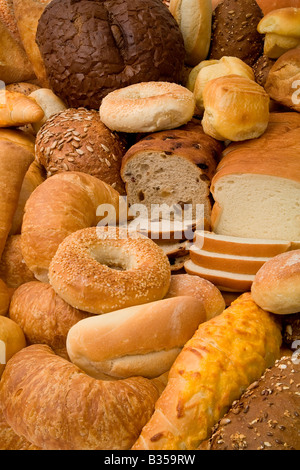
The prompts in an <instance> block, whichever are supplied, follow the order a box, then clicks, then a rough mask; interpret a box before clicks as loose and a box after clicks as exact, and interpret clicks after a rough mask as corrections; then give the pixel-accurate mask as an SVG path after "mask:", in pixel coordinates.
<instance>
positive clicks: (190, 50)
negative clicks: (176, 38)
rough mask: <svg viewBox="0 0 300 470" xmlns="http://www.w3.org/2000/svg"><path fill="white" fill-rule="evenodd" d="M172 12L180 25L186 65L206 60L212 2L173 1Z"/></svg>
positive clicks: (202, 0) (199, 0)
mask: <svg viewBox="0 0 300 470" xmlns="http://www.w3.org/2000/svg"><path fill="white" fill-rule="evenodd" d="M169 8H170V12H171V13H172V15H173V16H174V18H175V20H176V21H177V23H178V24H179V28H180V31H181V33H182V36H183V40H184V47H185V51H186V58H185V62H186V64H188V65H190V66H194V65H197V64H199V62H201V60H204V59H206V57H207V55H208V51H209V47H210V40H211V24H212V1H211V0H192V1H190V0H171V1H170V7H169Z"/></svg>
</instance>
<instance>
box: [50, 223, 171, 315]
mask: <svg viewBox="0 0 300 470" xmlns="http://www.w3.org/2000/svg"><path fill="white" fill-rule="evenodd" d="M49 281H50V284H51V285H52V287H53V288H54V290H55V291H56V293H57V294H58V295H59V296H60V297H61V298H62V299H63V300H65V301H66V302H67V303H68V304H69V305H71V306H72V307H74V308H78V309H80V310H83V311H85V312H89V313H93V314H103V313H108V312H111V311H114V310H118V309H122V308H127V307H131V306H133V305H141V304H144V303H147V302H152V301H155V300H160V299H162V298H163V297H164V296H165V295H166V293H167V291H168V289H169V285H170V281H171V270H170V264H169V261H168V257H167V256H166V255H165V253H164V252H163V250H162V249H161V248H160V247H159V246H158V245H156V243H154V242H153V241H152V240H151V239H149V238H147V237H145V236H144V235H141V234H139V233H133V232H130V233H129V232H128V231H127V230H126V229H120V228H119V227H91V228H86V229H83V230H79V231H77V232H75V233H73V234H71V235H70V236H68V237H67V238H65V240H64V241H63V242H62V243H61V244H60V246H59V248H58V250H57V252H56V254H55V256H54V258H53V259H52V261H51V264H50V268H49Z"/></svg>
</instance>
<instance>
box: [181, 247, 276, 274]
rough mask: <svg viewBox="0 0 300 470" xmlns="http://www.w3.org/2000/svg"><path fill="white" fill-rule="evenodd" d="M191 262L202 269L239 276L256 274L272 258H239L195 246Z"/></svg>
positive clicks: (191, 253)
mask: <svg viewBox="0 0 300 470" xmlns="http://www.w3.org/2000/svg"><path fill="white" fill-rule="evenodd" d="M190 257H191V260H192V261H193V262H194V263H195V264H197V265H199V266H201V268H207V269H214V270H218V271H227V272H229V273H230V272H231V273H238V274H256V273H257V271H258V270H259V269H260V268H261V267H262V266H263V264H264V263H266V262H267V261H268V260H269V259H270V258H258V257H255V256H237V255H228V254H224V253H213V252H210V251H205V250H199V249H198V248H197V247H196V246H195V245H193V246H191V247H190Z"/></svg>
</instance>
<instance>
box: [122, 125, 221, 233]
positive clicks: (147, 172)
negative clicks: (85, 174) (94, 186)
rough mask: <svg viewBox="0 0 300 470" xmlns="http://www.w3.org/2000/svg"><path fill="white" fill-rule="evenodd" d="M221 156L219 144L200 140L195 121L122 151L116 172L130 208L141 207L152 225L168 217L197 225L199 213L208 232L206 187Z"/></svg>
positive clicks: (200, 128)
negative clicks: (123, 184)
mask: <svg viewBox="0 0 300 470" xmlns="http://www.w3.org/2000/svg"><path fill="white" fill-rule="evenodd" d="M222 150H223V144H221V143H220V142H218V141H216V140H215V139H213V138H211V137H210V136H207V135H205V134H204V131H203V129H202V126H201V124H200V122H199V121H197V120H196V119H194V120H192V121H191V122H189V123H188V124H187V125H185V126H182V127H180V128H178V129H174V130H169V131H162V132H157V133H153V134H149V135H148V136H146V137H144V138H142V139H141V140H140V141H139V142H137V143H136V144H134V145H132V146H131V147H130V149H129V150H128V151H127V153H126V154H125V156H124V158H123V163H122V168H121V177H122V179H123V181H124V183H125V185H126V192H127V197H128V203H129V206H133V205H134V204H142V205H143V206H145V207H146V209H147V214H148V218H149V219H151V220H157V217H159V219H158V220H161V219H164V218H168V216H169V214H170V215H171V217H170V218H171V220H180V218H181V220H182V221H183V220H185V221H186V220H187V219H188V220H192V221H195V220H197V221H198V218H199V213H200V212H201V207H202V208H203V213H204V223H203V225H204V226H207V222H208V223H209V222H210V216H211V198H210V183H211V179H212V177H213V175H214V173H215V170H216V166H217V164H218V161H219V158H220V155H221V153H222ZM153 205H154V206H153ZM155 205H159V206H160V209H161V211H160V212H158V207H157V206H155ZM187 205H188V206H187ZM197 206H198V207H197ZM170 208H173V209H174V211H173V210H171V211H170ZM197 208H198V211H197ZM168 211H169V212H168ZM205 222H206V223H205Z"/></svg>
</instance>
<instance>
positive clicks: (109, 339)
mask: <svg viewBox="0 0 300 470" xmlns="http://www.w3.org/2000/svg"><path fill="white" fill-rule="evenodd" d="M204 321H206V311H205V308H204V305H203V302H201V301H200V300H199V299H196V298H193V297H189V296H181V297H174V298H170V299H163V300H159V301H155V302H150V303H148V304H144V305H138V306H133V307H129V308H126V309H122V310H116V311H114V312H110V313H107V314H104V315H100V316H96V317H90V318H87V319H84V320H81V321H79V322H78V323H77V324H76V325H74V326H73V327H72V328H71V329H70V331H69V333H68V336H67V343H66V344H67V352H68V355H69V357H70V359H71V361H72V362H73V363H74V364H76V365H77V366H78V367H80V368H81V369H82V370H83V371H85V372H86V373H87V374H88V375H90V376H92V377H94V378H97V379H121V378H128V377H132V376H135V375H137V376H143V377H148V378H153V377H157V376H159V375H161V374H163V373H164V372H166V371H168V370H169V368H170V367H171V365H172V363H173V362H174V360H175V358H176V357H177V355H178V354H179V352H180V351H181V349H182V347H183V346H184V344H185V343H186V342H187V341H188V340H189V339H190V338H191V337H192V336H193V334H194V332H195V331H196V329H197V328H198V326H199V325H200V323H202V322H204Z"/></svg>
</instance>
